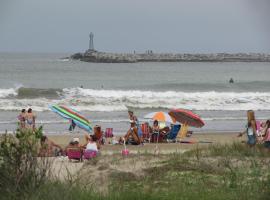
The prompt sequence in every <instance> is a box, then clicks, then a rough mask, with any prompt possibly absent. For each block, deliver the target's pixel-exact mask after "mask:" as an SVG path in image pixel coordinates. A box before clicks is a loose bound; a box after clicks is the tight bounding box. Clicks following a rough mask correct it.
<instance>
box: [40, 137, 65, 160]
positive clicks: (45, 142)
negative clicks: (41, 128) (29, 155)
mask: <svg viewBox="0 0 270 200" xmlns="http://www.w3.org/2000/svg"><path fill="white" fill-rule="evenodd" d="M40 145H41V148H40V151H39V155H40V156H55V155H58V153H56V152H59V153H61V152H62V148H61V146H59V145H58V144H56V143H54V142H53V141H51V140H50V139H49V138H48V137H47V136H45V135H43V136H42V137H41V139H40ZM54 150H56V151H54Z"/></svg>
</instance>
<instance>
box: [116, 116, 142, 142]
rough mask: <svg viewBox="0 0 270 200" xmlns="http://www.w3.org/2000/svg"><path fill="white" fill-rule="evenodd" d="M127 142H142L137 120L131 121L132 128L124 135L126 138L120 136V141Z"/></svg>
mask: <svg viewBox="0 0 270 200" xmlns="http://www.w3.org/2000/svg"><path fill="white" fill-rule="evenodd" d="M123 140H124V141H125V142H126V144H133V145H138V144H141V138H140V137H139V135H138V129H137V127H136V123H135V121H133V120H131V121H130V129H129V130H128V132H127V134H126V135H125V136H124V138H120V141H119V142H120V143H123V142H124V141H123Z"/></svg>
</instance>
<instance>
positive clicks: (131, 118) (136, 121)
mask: <svg viewBox="0 0 270 200" xmlns="http://www.w3.org/2000/svg"><path fill="white" fill-rule="evenodd" d="M128 115H129V120H130V121H135V124H136V127H137V130H138V131H137V132H138V135H139V137H142V134H143V133H142V129H141V126H140V122H139V120H138V118H137V117H136V116H135V115H134V112H133V111H131V110H129V111H128Z"/></svg>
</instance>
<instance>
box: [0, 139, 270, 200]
mask: <svg viewBox="0 0 270 200" xmlns="http://www.w3.org/2000/svg"><path fill="white" fill-rule="evenodd" d="M30 135H31V134H30ZM26 137H27V136H25V137H16V142H14V141H15V140H14V138H13V140H9V141H7V140H2V142H1V148H0V150H1V162H0V169H1V174H2V175H4V174H5V176H4V177H6V178H5V179H3V178H0V186H1V188H0V192H1V195H0V199H30V200H36V199H40V200H43V199H44V200H47V199H50V200H53V199H66V200H69V199H104V200H106V199H108V200H109V199H110V200H112V199H120V200H121V199H129V200H131V199H160V200H163V199H210V200H211V199H215V200H216V199H226V200H228V199H240V200H241V199H243V200H244V199H245V200H246V199H269V196H270V189H269V185H270V173H269V172H270V156H269V152H266V151H265V150H264V149H263V147H261V146H257V147H256V148H249V147H247V146H245V145H244V144H240V143H234V144H231V145H227V144H226V145H211V146H208V147H207V148H201V149H199V148H197V149H194V150H191V151H188V152H185V153H174V154H169V155H154V154H146V155H143V154H141V155H131V156H129V157H127V158H121V157H118V158H115V159H111V160H110V163H102V159H95V160H92V161H90V162H88V163H85V164H84V168H86V169H87V168H89V167H90V166H96V167H97V169H98V170H100V171H106V172H107V173H108V174H109V175H108V178H107V179H106V181H107V186H108V189H107V190H104V191H102V190H101V191H100V190H99V191H97V190H96V187H99V186H98V183H94V184H92V185H88V184H85V182H84V180H83V179H81V180H80V178H79V179H76V180H75V179H69V180H66V181H60V180H57V179H54V178H51V177H49V176H47V178H46V179H44V165H40V164H39V162H36V160H35V159H28V161H27V163H26V162H25V158H27V157H25V155H27V156H30V157H29V158H31V155H32V156H34V157H35V154H31V152H36V148H35V147H36V146H35V145H33V143H34V142H37V140H31V145H30V146H29V145H26V146H24V148H22V147H20V145H19V144H21V145H23V144H24V145H25V143H24V142H23V141H24V140H25V138H26ZM29 137H33V136H29ZM36 138H38V137H36ZM18 141H19V142H18ZM26 141H29V140H28V139H26ZM7 142H9V145H7ZM26 144H28V143H26ZM11 146H12V148H11ZM25 148H26V149H27V148H28V150H27V151H26V150H25ZM22 149H23V150H22ZM14 152H17V153H14ZM18 152H20V153H19V155H21V157H20V158H21V160H22V162H20V165H19V168H18V166H17V168H16V167H14V162H11V160H13V161H14V159H15V160H16V158H17V157H16V156H18ZM140 156H141V157H140ZM159 158H160V159H159ZM9 159H10V160H9ZM138 159H142V160H143V162H144V163H146V164H145V166H146V167H144V168H143V169H141V170H140V173H137V172H133V171H121V170H117V167H118V166H120V165H121V162H124V161H125V162H128V161H129V163H130V168H131V169H132V167H133V166H132V165H134V164H135V163H136V162H138ZM151 159H155V160H160V161H158V162H156V164H154V165H153V164H151V165H150V164H149V165H147V163H150V161H151ZM15 163H16V162H15ZM29 164H30V166H31V167H27V168H26V167H23V166H29ZM110 165H113V166H114V167H115V168H114V169H112V168H110ZM119 168H120V167H119ZM11 169H12V170H13V171H12V170H11ZM18 169H23V170H24V171H23V172H22V174H23V175H24V179H23V180H24V181H22V182H18V177H16V176H13V175H11V174H9V175H7V174H8V173H11V172H14V170H15V171H16V170H18ZM34 169H35V170H34ZM41 169H42V170H41ZM48 170H50V167H49V166H47V171H45V172H46V174H48ZM41 175H42V176H41ZM84 176H86V177H84V178H86V179H89V178H91V177H90V175H88V176H89V177H87V174H86V175H84ZM34 177H36V178H34ZM78 177H80V176H78ZM16 181H17V182H16ZM12 183H16V184H17V187H14V186H12ZM30 183H31V184H30Z"/></svg>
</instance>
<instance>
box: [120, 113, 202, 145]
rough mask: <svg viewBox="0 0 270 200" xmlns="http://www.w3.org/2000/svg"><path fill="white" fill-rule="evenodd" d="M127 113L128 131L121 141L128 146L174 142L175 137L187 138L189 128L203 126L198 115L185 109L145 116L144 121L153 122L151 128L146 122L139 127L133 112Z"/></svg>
mask: <svg viewBox="0 0 270 200" xmlns="http://www.w3.org/2000/svg"><path fill="white" fill-rule="evenodd" d="M128 113H129V118H130V129H129V130H128V132H127V134H126V135H125V136H124V137H123V139H122V140H123V142H126V143H130V144H140V143H143V142H144V141H149V142H150V141H151V142H157V143H158V142H162V141H164V139H166V140H167V141H168V140H169V139H173V140H174V141H175V140H176V137H177V135H179V136H187V134H188V133H190V132H188V127H189V126H193V127H198V128H199V127H202V126H204V122H203V121H202V119H201V118H200V117H199V116H198V115H196V114H195V113H193V112H192V111H190V110H186V109H174V110H170V111H169V112H168V113H166V112H161V111H160V112H151V113H149V114H147V115H145V116H144V118H145V119H147V120H149V121H153V125H152V126H150V125H149V123H148V122H146V123H143V124H142V125H140V123H139V122H138V119H137V117H136V116H135V115H134V113H133V111H128ZM168 124H171V126H167V125H168ZM143 125H144V126H143ZM175 127H177V128H175ZM180 128H181V129H180ZM142 129H144V130H142ZM146 130H147V131H146ZM145 133H147V134H145ZM178 133H179V134H178ZM172 134H173V136H172ZM120 141H121V138H120Z"/></svg>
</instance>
